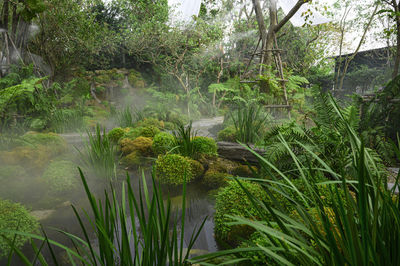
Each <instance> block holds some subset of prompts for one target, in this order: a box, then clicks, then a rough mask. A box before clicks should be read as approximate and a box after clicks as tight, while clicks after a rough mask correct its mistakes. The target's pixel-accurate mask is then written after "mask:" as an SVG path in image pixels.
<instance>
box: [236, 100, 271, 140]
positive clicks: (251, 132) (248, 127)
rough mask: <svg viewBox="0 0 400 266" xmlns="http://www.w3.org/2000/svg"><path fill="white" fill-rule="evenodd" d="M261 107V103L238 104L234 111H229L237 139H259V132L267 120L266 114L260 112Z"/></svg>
mask: <svg viewBox="0 0 400 266" xmlns="http://www.w3.org/2000/svg"><path fill="white" fill-rule="evenodd" d="M262 109H263V106H262V105H256V104H250V105H239V106H238V109H237V110H236V111H235V112H231V113H230V115H231V118H232V120H233V123H234V125H235V129H236V138H237V140H239V141H241V142H243V143H255V142H256V141H257V140H259V139H261V137H262V136H261V132H262V130H263V127H264V124H265V122H266V121H267V120H268V116H267V115H265V114H264V113H263V112H262Z"/></svg>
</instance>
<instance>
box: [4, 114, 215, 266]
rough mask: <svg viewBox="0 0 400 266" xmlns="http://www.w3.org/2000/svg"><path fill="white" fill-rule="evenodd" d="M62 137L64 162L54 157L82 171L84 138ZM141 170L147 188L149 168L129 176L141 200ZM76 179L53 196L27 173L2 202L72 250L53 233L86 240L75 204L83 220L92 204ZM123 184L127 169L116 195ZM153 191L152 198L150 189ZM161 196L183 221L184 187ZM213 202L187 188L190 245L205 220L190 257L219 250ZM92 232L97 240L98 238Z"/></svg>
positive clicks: (92, 182) (98, 188) (94, 181)
mask: <svg viewBox="0 0 400 266" xmlns="http://www.w3.org/2000/svg"><path fill="white" fill-rule="evenodd" d="M221 122H222V120H221V118H217V119H211V120H204V121H200V122H196V123H194V125H195V129H197V130H199V131H198V132H200V134H198V135H208V136H210V135H211V134H210V133H209V131H208V130H209V129H210V128H211V127H212V126H213V125H215V124H217V123H221ZM64 137H65V139H66V141H67V143H68V152H66V153H65V154H63V155H62V156H61V158H54V160H60V159H62V160H69V161H72V162H74V163H75V164H76V165H77V166H81V165H82V162H81V161H80V157H79V153H78V152H77V149H79V148H82V137H81V135H80V134H77V133H75V134H65V135H64ZM50 162H51V161H50ZM27 169H28V168H27ZM142 171H143V172H144V174H145V177H146V181H147V183H148V184H151V180H152V178H151V169H150V167H147V168H146V169H144V170H141V169H140V170H139V169H137V170H130V171H129V176H130V179H131V184H132V186H133V191H134V193H135V195H136V196H137V197H139V179H141V177H142ZM75 174H76V180H77V182H79V185H77V186H76V187H75V188H74V189H73V190H69V191H68V192H55V191H51V190H49V187H48V186H47V185H46V184H44V183H43V179H42V178H41V173H40V172H34V171H29V172H27V173H26V174H25V175H24V176H22V177H16V178H15V179H14V180H12V181H10V183H6V182H3V184H2V189H0V198H3V199H8V200H11V201H13V202H19V203H21V204H23V205H24V206H26V207H27V208H28V209H29V210H30V211H31V214H32V215H34V216H35V217H37V218H38V220H39V221H40V223H41V225H42V226H43V229H44V230H45V232H46V234H47V235H48V237H49V238H50V239H52V240H55V241H57V242H60V243H63V244H65V245H68V246H71V243H70V242H68V240H67V239H66V237H65V236H64V235H63V234H62V233H60V232H58V231H57V230H55V228H56V229H59V230H63V231H66V232H69V233H71V234H74V235H77V236H81V237H83V236H82V231H81V228H80V226H79V223H78V220H77V218H76V217H75V214H74V212H73V209H72V207H71V205H73V206H75V207H76V209H77V210H78V212H79V213H80V214H82V216H84V211H83V210H86V211H88V213H89V214H91V210H90V206H89V202H88V200H87V197H86V194H85V191H84V189H83V186H82V184H81V181H80V179H79V175H78V170H76V173H75ZM85 176H86V178H87V181H88V184H89V187H90V189H91V191H92V192H93V193H94V194H95V195H96V196H97V197H98V198H104V191H105V190H108V189H109V187H110V182H109V181H107V180H104V179H101V178H98V177H95V176H91V175H90V174H87V173H85ZM125 180H126V170H124V169H122V168H121V169H119V170H118V178H117V180H114V181H113V182H112V183H113V186H114V187H115V188H116V191H120V188H121V184H122V182H124V181H125ZM149 190H150V193H151V191H152V189H151V187H150V188H149ZM162 193H163V196H164V198H165V199H166V198H167V196H169V197H170V199H171V204H172V207H173V208H174V210H175V211H176V212H177V213H178V217H179V215H180V213H181V211H182V210H181V204H182V188H181V187H167V186H165V187H162ZM214 203H215V199H214V197H213V196H211V195H210V193H209V191H208V190H207V189H206V188H205V187H203V186H202V185H201V184H200V183H199V182H192V183H190V184H188V185H187V202H186V220H185V233H186V234H185V236H186V237H187V239H185V242H186V243H187V242H188V241H189V238H190V234H191V232H192V231H193V229H194V228H195V227H196V226H197V227H198V226H199V225H200V224H201V222H202V221H203V220H204V219H205V218H206V222H205V225H204V228H203V230H202V232H201V234H200V235H199V238H198V240H197V241H196V243H195V245H194V247H193V249H192V255H201V254H204V253H206V252H210V251H216V250H217V244H216V242H215V239H214V223H213V214H214ZM84 222H85V225H86V226H87V227H90V224H89V222H88V221H87V219H84ZM91 233H92V237H93V236H94V233H93V232H91ZM93 239H94V237H93ZM30 250H31V248H26V252H27V254H28V255H31V256H32V254H29V252H31V251H30ZM58 252H59V254H58V255H59V256H60V257H61V258H62V257H63V256H65V253H64V252H63V251H62V250H58ZM44 255H45V256H50V254H49V252H48V251H46V250H44ZM5 263H6V260H5V259H4V258H3V259H0V265H4V264H5ZM20 264H21V263H20V262H19V261H18V260H17V259H16V260H15V261H14V262H13V264H12V265H20Z"/></svg>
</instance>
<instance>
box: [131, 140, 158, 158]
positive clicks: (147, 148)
mask: <svg viewBox="0 0 400 266" xmlns="http://www.w3.org/2000/svg"><path fill="white" fill-rule="evenodd" d="M131 144H132V147H133V151H137V152H139V153H140V155H142V156H151V155H152V153H153V150H152V145H153V140H152V139H151V138H147V137H137V138H136V139H134V140H133V141H132V143H131Z"/></svg>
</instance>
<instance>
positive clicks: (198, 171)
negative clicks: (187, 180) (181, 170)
mask: <svg viewBox="0 0 400 266" xmlns="http://www.w3.org/2000/svg"><path fill="white" fill-rule="evenodd" d="M190 165H191V168H192V174H193V177H194V179H197V178H200V177H201V176H202V175H203V174H204V166H203V165H202V164H201V163H200V162H199V161H196V160H190Z"/></svg>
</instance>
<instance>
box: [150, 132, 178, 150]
mask: <svg viewBox="0 0 400 266" xmlns="http://www.w3.org/2000/svg"><path fill="white" fill-rule="evenodd" d="M174 143H175V139H174V136H173V135H171V134H169V133H167V132H160V133H158V134H157V135H155V136H154V138H153V146H152V148H153V151H154V153H155V154H157V155H159V154H165V153H167V152H168V151H170V150H171V149H172V148H173V147H174V146H175V144H174Z"/></svg>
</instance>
